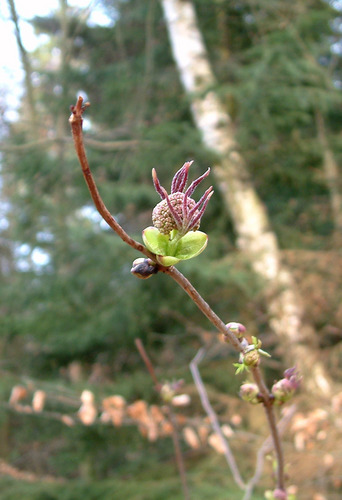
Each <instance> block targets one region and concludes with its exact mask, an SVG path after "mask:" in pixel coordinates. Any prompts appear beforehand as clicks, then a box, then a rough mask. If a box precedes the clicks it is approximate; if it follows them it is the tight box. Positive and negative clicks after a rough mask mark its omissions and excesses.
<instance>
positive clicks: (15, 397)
mask: <svg viewBox="0 0 342 500" xmlns="http://www.w3.org/2000/svg"><path fill="white" fill-rule="evenodd" d="M26 396H27V389H26V387H24V386H22V385H15V386H14V387H13V388H12V391H11V395H10V398H9V404H10V405H15V404H17V403H18V402H19V401H22V400H23V399H25V398H26Z"/></svg>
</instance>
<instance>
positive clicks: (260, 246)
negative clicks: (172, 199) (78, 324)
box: [161, 0, 330, 394]
mask: <svg viewBox="0 0 342 500" xmlns="http://www.w3.org/2000/svg"><path fill="white" fill-rule="evenodd" d="M161 4H162V8H163V11H164V17H165V21H166V25H167V28H168V32H169V38H170V43H171V46H172V51H173V56H174V59H175V61H176V64H177V67H178V71H179V74H180V78H181V81H182V83H183V86H184V89H185V91H186V93H187V94H188V95H189V97H190V100H191V110H192V114H193V118H194V122H195V124H196V126H197V127H198V129H199V130H200V131H201V133H202V137H203V141H204V143H205V145H206V146H207V147H208V148H210V149H211V150H213V151H214V152H215V153H217V154H219V156H220V158H221V161H220V163H219V164H218V165H216V166H214V168H213V172H214V175H215V178H216V183H217V185H218V186H219V189H220V190H221V194H222V197H223V199H224V202H225V204H226V206H227V208H228V210H229V212H230V214H231V217H232V221H233V224H234V227H235V231H236V235H237V246H238V248H239V249H240V250H242V251H243V252H245V254H246V255H247V256H248V258H249V259H250V261H251V264H252V267H253V269H254V271H255V272H256V273H257V274H258V275H259V276H261V277H262V278H263V280H264V283H265V296H266V301H267V302H266V303H267V308H268V313H269V324H270V326H271V328H272V329H273V331H274V333H275V334H276V335H277V336H278V337H279V341H281V342H282V343H283V347H284V352H286V358H287V359H286V361H287V363H290V364H292V365H293V364H294V363H297V366H298V367H300V368H301V370H302V372H303V374H304V376H305V379H306V385H307V387H308V388H310V390H314V391H316V392H323V393H325V394H327V393H329V391H330V381H329V378H328V376H327V375H326V374H325V369H324V367H323V366H322V364H321V362H320V361H319V360H318V359H317V358H318V345H317V343H318V342H317V336H316V335H315V333H314V331H313V330H312V328H310V327H309V325H304V324H303V320H302V317H303V307H302V304H301V302H302V301H301V299H300V297H299V296H298V293H297V291H296V288H295V284H294V282H293V279H292V275H291V273H290V272H289V270H288V269H286V268H285V266H284V265H283V264H282V263H281V259H280V255H279V249H278V244H277V239H276V236H275V234H274V232H273V231H272V230H271V228H270V224H269V220H268V216H267V213H266V209H265V206H264V204H263V203H262V202H261V200H260V199H259V197H258V195H257V193H256V191H255V189H254V187H253V184H252V182H251V179H250V176H249V173H248V170H247V168H246V165H245V162H244V160H243V158H242V156H241V154H240V153H239V151H238V147H237V143H236V140H235V130H234V126H233V123H232V120H231V118H230V116H229V115H228V113H227V112H226V111H225V110H224V109H223V106H222V104H221V102H220V101H219V99H218V97H217V95H216V93H215V91H214V90H213V87H214V85H215V78H214V75H213V72H212V69H211V66H210V63H209V59H208V55H207V52H206V49H205V46H204V42H203V39H202V36H201V33H200V31H199V29H198V23H197V19H196V14H195V10H194V7H193V5H192V3H191V1H189V0H161Z"/></svg>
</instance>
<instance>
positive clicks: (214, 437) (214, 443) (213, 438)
mask: <svg viewBox="0 0 342 500" xmlns="http://www.w3.org/2000/svg"><path fill="white" fill-rule="evenodd" d="M208 443H209V444H210V446H211V447H212V448H214V450H215V451H217V453H220V454H221V455H223V453H224V445H223V443H222V439H221V437H220V436H219V435H218V434H216V433H214V434H210V436H209V438H208Z"/></svg>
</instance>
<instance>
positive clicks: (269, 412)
mask: <svg viewBox="0 0 342 500" xmlns="http://www.w3.org/2000/svg"><path fill="white" fill-rule="evenodd" d="M89 105H90V104H89V103H86V104H85V105H83V99H82V97H79V98H78V100H77V103H76V105H75V106H72V108H71V111H72V114H71V116H70V119H69V122H70V124H71V128H72V133H73V139H74V144H75V149H76V153H77V156H78V159H79V162H80V164H81V167H82V172H83V176H84V178H85V181H86V183H87V185H88V188H89V191H90V194H91V197H92V199H93V201H94V203H95V206H96V208H97V210H98V212H99V213H100V214H101V216H102V217H103V219H104V220H105V221H106V222H107V224H108V225H109V226H110V227H111V228H112V229H113V231H114V232H116V233H117V234H118V236H120V238H121V239H122V240H123V241H124V242H125V243H127V244H128V245H129V246H131V247H132V248H134V249H136V250H138V251H140V252H141V253H143V254H144V255H146V257H148V258H150V259H152V260H153V261H154V262H156V256H155V255H154V254H153V253H151V252H150V251H148V250H147V248H146V247H145V246H144V245H142V244H141V243H138V242H137V241H135V240H133V239H132V238H131V237H130V236H129V235H128V234H127V233H126V232H125V231H124V229H123V228H122V227H121V226H120V224H119V223H118V222H117V221H116V220H115V219H114V217H113V216H112V215H111V214H110V212H109V211H108V209H107V207H106V206H105V204H104V202H103V201H102V198H101V196H100V193H99V192H98V189H97V187H96V184H95V181H94V178H93V176H92V174H91V171H90V167H89V163H88V160H87V156H86V153H85V149H84V143H83V133H82V121H83V120H82V114H83V112H84V110H85V109H86V108H87V107H88V106H89ZM158 270H159V271H161V272H163V273H165V274H168V275H169V276H171V278H173V279H174V281H176V282H177V283H178V284H179V285H180V286H181V288H183V290H184V291H185V292H186V293H187V294H188V295H189V297H190V298H191V299H192V301H193V302H194V303H195V304H196V305H197V307H198V308H199V309H200V310H201V311H202V313H203V314H204V315H205V316H206V317H207V318H208V319H209V321H210V322H211V323H212V324H213V325H214V326H215V327H216V328H217V330H218V331H219V332H221V333H223V334H224V335H225V338H226V339H227V340H229V342H230V343H231V344H232V345H233V347H234V348H235V350H236V351H237V352H239V353H244V346H243V345H242V344H241V343H240V341H239V339H238V338H237V337H236V336H235V335H234V333H233V332H231V331H230V329H229V328H228V327H227V325H226V324H225V323H224V322H223V321H222V320H221V319H220V318H219V317H218V316H217V314H215V312H214V311H213V310H212V309H211V307H210V306H209V304H208V303H207V302H206V301H205V300H204V299H203V297H202V296H201V295H200V294H199V293H198V291H197V290H196V289H195V288H194V286H193V285H192V284H191V283H190V281H189V280H187V279H186V278H185V276H183V274H182V273H181V272H179V271H178V270H177V269H176V268H175V267H173V266H171V267H163V266H160V265H158ZM251 373H252V375H253V378H254V380H255V382H256V384H257V386H258V388H259V391H260V395H261V397H262V404H263V407H264V409H265V413H266V417H267V421H268V425H269V428H270V433H271V436H272V440H273V447H274V450H275V454H276V458H277V488H278V489H280V490H282V491H284V492H285V480H284V457H283V452H282V447H281V442H280V438H279V434H278V430H277V425H276V419H275V413H274V408H273V400H272V398H271V396H270V393H269V391H268V389H267V386H266V384H265V382H264V380H263V377H262V374H261V371H260V368H259V366H254V367H251Z"/></svg>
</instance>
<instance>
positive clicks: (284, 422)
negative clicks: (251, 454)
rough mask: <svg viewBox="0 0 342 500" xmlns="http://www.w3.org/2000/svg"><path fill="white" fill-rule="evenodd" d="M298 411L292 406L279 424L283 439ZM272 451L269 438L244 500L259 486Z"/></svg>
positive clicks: (266, 440)
mask: <svg viewBox="0 0 342 500" xmlns="http://www.w3.org/2000/svg"><path fill="white" fill-rule="evenodd" d="M296 411H297V407H296V405H292V406H290V408H288V409H287V412H286V414H285V415H284V416H283V418H282V419H281V420H280V421H279V422H278V425H277V429H278V433H279V437H281V436H282V435H283V434H284V432H285V430H286V428H287V426H288V424H289V422H290V420H292V417H293V415H294V414H295V412H296ZM272 449H273V446H272V441H271V436H269V437H268V438H267V439H265V441H264V442H263V444H262V445H261V447H260V448H259V451H258V453H257V459H256V466H255V472H254V475H253V477H252V478H251V479H250V480H249V481H248V484H247V488H246V493H245V496H244V497H243V500H250V498H251V495H252V493H253V489H254V487H255V486H256V485H257V484H258V482H259V479H260V477H261V474H262V470H263V468H264V458H265V455H266V454H267V453H269V452H270V451H272Z"/></svg>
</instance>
